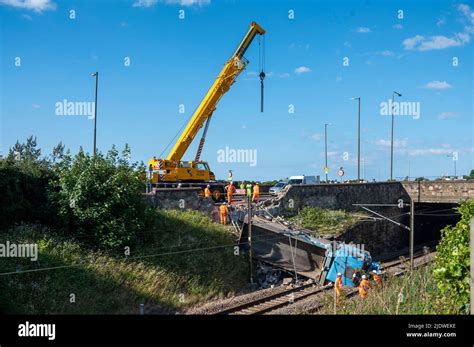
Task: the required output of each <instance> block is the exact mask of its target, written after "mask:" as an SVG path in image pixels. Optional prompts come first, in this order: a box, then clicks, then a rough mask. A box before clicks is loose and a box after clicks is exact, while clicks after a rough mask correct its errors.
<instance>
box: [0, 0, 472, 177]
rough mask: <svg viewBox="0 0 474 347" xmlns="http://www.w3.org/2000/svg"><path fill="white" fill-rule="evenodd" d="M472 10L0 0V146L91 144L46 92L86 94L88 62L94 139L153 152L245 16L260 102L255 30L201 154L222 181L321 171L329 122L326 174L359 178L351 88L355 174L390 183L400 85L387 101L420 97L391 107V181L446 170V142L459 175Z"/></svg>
mask: <svg viewBox="0 0 474 347" xmlns="http://www.w3.org/2000/svg"><path fill="white" fill-rule="evenodd" d="M473 9H474V5H473V3H472V1H466V0H463V1H460V2H459V1H383V2H382V1H274V2H270V1H215V0H210V1H199V0H164V1H155V0H123V1H111V0H109V1H86V0H82V1H57V0H0V18H1V38H0V40H1V45H0V50H1V51H0V58H1V80H0V81H1V82H0V83H1V84H0V88H1V108H0V110H1V117H0V126H1V133H0V151H1V153H3V154H6V153H7V152H8V148H9V147H10V146H12V145H13V144H14V143H15V142H16V140H17V139H19V140H25V139H26V137H27V136H28V135H31V134H32V135H35V136H37V138H38V143H39V145H40V147H41V148H42V149H43V153H45V154H46V153H50V151H51V149H52V148H53V146H54V145H56V144H57V143H58V142H59V141H62V142H63V143H64V144H65V145H66V147H67V148H70V149H71V151H72V152H73V153H74V152H76V151H77V150H78V148H79V146H81V145H82V146H83V147H84V148H85V150H86V151H89V152H90V151H92V132H93V121H92V120H91V119H89V117H87V116H84V115H57V114H56V103H58V102H62V101H63V100H64V99H66V100H68V101H71V102H84V101H86V102H91V101H93V97H94V78H93V77H91V73H92V72H94V71H99V73H100V81H99V102H98V108H99V109H98V118H97V123H98V147H99V150H101V151H106V150H108V149H109V148H110V147H111V146H112V144H115V145H117V146H118V148H122V147H123V146H124V144H125V143H129V144H130V146H131V148H132V159H133V160H138V161H141V160H143V161H144V162H147V161H148V159H149V158H150V157H152V156H154V155H156V156H159V155H160V154H161V153H162V151H163V149H164V148H165V147H166V145H167V144H168V143H169V142H170V140H172V138H173V136H174V135H175V134H176V133H177V132H178V131H179V130H180V128H181V127H182V126H183V124H185V122H186V120H187V119H188V118H189V117H190V115H191V114H192V111H193V110H194V109H195V108H196V107H197V105H198V104H199V102H200V100H201V98H202V97H203V95H204V94H205V93H206V91H207V90H208V88H209V87H210V85H211V84H212V82H213V80H214V78H215V77H216V76H217V74H218V73H219V71H220V69H221V68H222V66H223V64H224V63H225V62H226V60H227V59H228V58H229V57H230V55H231V54H232V53H233V51H234V50H235V48H236V46H237V45H238V43H239V42H240V40H241V39H242V37H243V36H244V34H245V32H246V31H247V29H248V25H249V23H250V22H251V21H254V20H255V21H257V22H258V23H259V24H260V25H261V26H262V27H263V28H264V29H265V30H266V32H267V33H266V35H265V43H266V51H265V54H266V64H265V65H266V73H267V78H266V80H265V112H264V113H260V105H259V101H260V94H259V93H260V83H259V80H258V77H257V76H256V75H257V74H258V73H259V71H258V69H259V64H258V60H259V55H258V42H257V41H254V43H253V44H252V45H251V47H250V48H249V50H248V52H247V54H246V58H247V59H249V60H250V64H249V65H248V67H247V69H246V71H244V72H243V73H242V74H241V76H240V77H239V78H238V79H237V82H236V83H235V84H234V85H233V86H232V88H231V90H230V91H229V92H228V93H227V94H226V95H225V96H224V97H223V98H222V100H221V102H220V103H219V105H218V106H217V109H216V111H215V113H214V116H213V119H212V122H211V125H210V129H209V132H208V136H207V142H206V145H205V147H204V151H203V154H202V159H204V160H207V161H208V162H209V164H210V166H211V168H212V169H213V171H214V172H215V173H216V174H217V176H218V177H219V178H224V177H225V176H226V174H227V171H228V170H229V169H231V170H233V172H234V179H254V180H267V179H278V178H283V177H287V176H290V175H298V174H306V175H321V176H324V123H330V126H329V127H328V154H329V165H328V166H329V170H330V171H329V177H330V178H335V177H336V174H337V170H338V168H339V167H341V166H342V167H344V169H345V172H346V175H345V177H347V178H355V177H356V176H357V102H356V101H354V100H350V99H349V98H351V97H358V96H360V97H361V104H362V106H361V118H362V123H361V128H362V158H363V161H364V162H365V165H363V169H364V170H362V171H363V173H364V174H365V178H367V179H370V180H371V179H373V178H375V179H377V180H384V179H387V178H388V177H389V169H390V124H391V121H390V119H391V118H390V115H382V114H381V103H383V102H388V100H389V99H390V98H391V97H392V91H393V90H396V91H398V92H400V93H401V94H402V97H401V98H397V100H396V101H400V102H402V101H404V102H407V103H413V104H411V105H418V107H419V108H420V114H419V117H417V116H416V115H412V114H402V115H398V116H396V117H395V136H394V138H395V141H394V142H395V159H394V176H395V177H404V176H406V175H408V173H410V176H425V177H430V176H440V175H443V174H453V170H454V167H453V161H452V158H450V157H448V155H452V153H453V152H457V153H458V161H457V173H458V174H467V173H468V172H469V171H470V170H471V169H472V168H474V161H473V153H474V149H473V143H472V137H473V133H474V127H473V85H472V84H473V79H474V78H473V77H474V76H473V71H474V70H473V42H472V41H474V14H473ZM71 10H73V11H74V15H75V18H74V19H71V18H70V17H71V13H72V12H71ZM180 10H184V15H185V18H184V19H180V18H179V11H180ZM400 11H402V12H400ZM291 14H294V16H291ZM290 17H291V18H290ZM127 57H128V58H129V62H130V64H129V66H126V64H124V63H125V61H126V59H127ZM18 58H20V60H18ZM346 58H347V59H348V64H346V65H344V64H343V63H344V62H346V63H347V59H346ZM19 61H20V65H18V62H19ZM456 63H457V64H456ZM179 105H184V106H185V113H184V114H180V113H179ZM291 105H292V106H293V108H294V112H293V113H291V112H289V109H290V108H291V107H290V106H291ZM198 137H199V136H198ZM198 141H199V138H198V139H196V140H195V141H194V144H193V146H192V147H191V148H190V149H189V151H188V153H187V155H186V157H185V159H192V158H193V157H194V153H195V148H196V143H197V142H198ZM226 147H228V148H230V149H248V150H252V151H254V150H256V153H257V162H256V165H255V166H251V165H250V163H248V162H243V163H230V162H219V161H218V151H219V150H221V149H225V148H226ZM168 150H169V148H168ZM167 154H168V151H165V152H164V153H163V156H166V155H167Z"/></svg>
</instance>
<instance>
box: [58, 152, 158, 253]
mask: <svg viewBox="0 0 474 347" xmlns="http://www.w3.org/2000/svg"><path fill="white" fill-rule="evenodd" d="M128 151H129V148H128ZM135 166H136V165H135V164H132V165H129V164H128V161H127V160H126V159H125V158H123V157H119V156H118V151H117V150H116V149H115V147H113V148H112V149H111V150H110V151H109V152H108V153H107V156H106V157H104V156H103V155H102V154H100V153H98V154H97V155H95V156H93V157H90V156H89V155H88V154H86V153H84V151H83V150H82V148H81V149H80V150H79V152H78V153H77V155H76V156H75V157H74V158H73V159H72V160H71V162H70V163H69V164H68V165H60V166H57V168H56V170H57V176H58V179H57V180H54V181H53V182H52V183H51V187H50V199H51V201H52V203H53V204H54V206H56V208H57V210H58V213H59V216H60V218H61V220H62V221H63V224H64V226H65V227H67V229H69V230H70V231H71V232H72V233H73V234H74V235H75V236H77V237H78V238H79V239H80V240H83V241H84V242H88V243H89V244H90V245H92V246H95V247H97V248H103V249H116V248H119V247H123V246H132V245H133V244H134V243H135V241H136V240H137V239H138V237H137V236H139V234H140V233H142V232H143V231H144V230H145V229H146V228H147V227H148V225H149V222H150V220H151V219H150V218H151V213H150V211H151V210H150V206H149V204H148V203H147V202H146V201H145V200H144V198H143V197H142V192H143V190H144V187H145V181H144V178H143V175H142V172H140V171H139V170H135V169H134V167H135Z"/></svg>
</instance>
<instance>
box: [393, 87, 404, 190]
mask: <svg viewBox="0 0 474 347" xmlns="http://www.w3.org/2000/svg"><path fill="white" fill-rule="evenodd" d="M395 95H398V96H402V94H400V93H398V92H396V91H394V92H393V93H392V139H391V141H390V181H391V180H393V123H394V115H393V106H394V105H395V101H394V99H395Z"/></svg>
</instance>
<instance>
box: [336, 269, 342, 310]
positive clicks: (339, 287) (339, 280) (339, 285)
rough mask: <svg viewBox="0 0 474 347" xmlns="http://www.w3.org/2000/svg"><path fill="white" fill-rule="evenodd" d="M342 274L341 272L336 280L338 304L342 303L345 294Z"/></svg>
mask: <svg viewBox="0 0 474 347" xmlns="http://www.w3.org/2000/svg"><path fill="white" fill-rule="evenodd" d="M342 287H343V285H342V274H341V273H340V272H339V273H338V274H337V278H336V281H335V282H334V290H335V291H336V302H337V303H338V304H340V303H341V297H342V295H343V291H342Z"/></svg>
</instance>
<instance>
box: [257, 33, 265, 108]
mask: <svg viewBox="0 0 474 347" xmlns="http://www.w3.org/2000/svg"><path fill="white" fill-rule="evenodd" d="M258 67H259V70H260V74H259V77H260V112H263V89H264V87H263V80H264V79H265V72H264V70H265V36H264V37H263V45H261V43H260V36H259V37H258Z"/></svg>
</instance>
